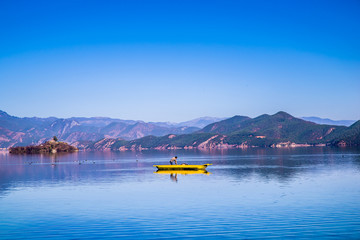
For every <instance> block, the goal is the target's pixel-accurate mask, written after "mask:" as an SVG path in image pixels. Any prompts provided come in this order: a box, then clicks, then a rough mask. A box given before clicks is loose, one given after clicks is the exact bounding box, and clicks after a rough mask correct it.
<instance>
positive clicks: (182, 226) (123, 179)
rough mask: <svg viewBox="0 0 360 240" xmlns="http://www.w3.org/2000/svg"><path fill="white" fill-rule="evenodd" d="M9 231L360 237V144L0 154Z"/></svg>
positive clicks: (1, 224)
mask: <svg viewBox="0 0 360 240" xmlns="http://www.w3.org/2000/svg"><path fill="white" fill-rule="evenodd" d="M174 155H177V156H178V157H179V162H186V163H194V164H196V163H212V164H213V165H212V166H209V167H208V171H209V172H210V174H209V175H205V174H190V175H182V174H177V175H176V174H157V173H154V171H155V168H154V167H153V166H152V165H153V164H165V163H168V161H169V159H170V158H171V157H172V156H174ZM0 238H1V239H41V238H43V239H49V238H52V239H107V238H123V239H195V238H196V239H198V238H202V239H219V238H221V239H266V238H269V239H272V238H277V239H279V238H281V239H294V238H297V239H360V151H359V150H356V149H355V150H354V149H332V148H298V149H282V150H276V149H267V150H266V149H250V150H228V151H203V152H201V151H176V152H170V151H143V152H79V153H74V154H63V155H20V156H14V155H9V154H7V153H0Z"/></svg>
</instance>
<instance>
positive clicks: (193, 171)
mask: <svg viewBox="0 0 360 240" xmlns="http://www.w3.org/2000/svg"><path fill="white" fill-rule="evenodd" d="M154 173H156V174H181V175H188V174H205V175H209V174H210V172H208V171H206V170H157V171H156V172H154Z"/></svg>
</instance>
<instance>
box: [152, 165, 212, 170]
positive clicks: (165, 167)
mask: <svg viewBox="0 0 360 240" xmlns="http://www.w3.org/2000/svg"><path fill="white" fill-rule="evenodd" d="M210 165H212V164H211V163H207V164H203V165H188V164H179V165H154V167H157V169H158V170H192V171H194V170H205V168H207V166H210Z"/></svg>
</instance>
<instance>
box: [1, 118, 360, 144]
mask: <svg viewBox="0 0 360 240" xmlns="http://www.w3.org/2000/svg"><path fill="white" fill-rule="evenodd" d="M359 129H360V123H359V121H357V122H356V123H354V124H352V125H351V126H350V127H346V126H338V125H328V124H316V123H314V122H310V121H305V120H303V119H300V118H296V117H293V116H291V115H290V114H288V113H286V112H278V113H276V114H273V115H268V114H263V115H260V116H258V117H256V118H250V117H247V116H234V117H231V118H228V119H221V118H210V117H204V118H198V119H194V120H191V121H187V122H182V123H169V122H151V123H146V122H143V121H134V120H122V119H113V118H103V117H93V118H82V117H73V118H68V119H59V118H55V117H49V118H36V117H33V118H18V117H14V116H10V115H8V114H7V113H6V112H3V111H0V148H9V147H12V146H25V145H30V144H40V143H43V142H45V141H46V140H49V139H50V138H52V137H53V136H57V137H58V139H59V140H60V141H64V142H67V143H71V144H73V145H75V146H77V147H79V148H82V149H97V150H106V149H112V150H127V149H173V148H185V149H189V148H190V149H191V148H240V147H269V146H272V147H276V146H301V145H304V146H305V145H306V146H307V145H324V144H328V145H329V144H331V145H349V146H352V145H358V144H359V143H360V139H359V132H360V130H359Z"/></svg>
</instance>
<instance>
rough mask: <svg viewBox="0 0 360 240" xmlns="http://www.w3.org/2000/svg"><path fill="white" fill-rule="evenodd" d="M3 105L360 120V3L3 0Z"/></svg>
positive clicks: (149, 114) (140, 114) (49, 112)
mask: <svg viewBox="0 0 360 240" xmlns="http://www.w3.org/2000/svg"><path fill="white" fill-rule="evenodd" d="M0 26H1V27H0V89H1V90H0V109H1V110H4V111H6V112H8V113H9V114H11V115H16V116H21V117H23V116H28V117H31V116H38V117H48V116H56V117H71V116H88V117H90V116H105V117H116V118H123V119H141V120H145V121H175V122H179V121H184V120H189V119H192V118H196V117H201V116H217V117H230V116H233V115H247V116H250V117H254V116H257V115H260V114H263V113H269V114H272V113H275V112H277V111H279V110H283V111H287V112H289V113H290V114H293V115H294V116H299V117H300V116H319V117H329V118H332V119H360V107H359V106H360V1H357V0H354V1H340V0H339V1H330V0H327V1H304V0H301V1H287V0H285V1H224V0H221V1H195V0H191V1H187V0H179V1H151V0H147V1H145V0H144V1H136V0H135V1H134V0H127V1H120V0H119V1H78V0H71V1H63V0H62V1H16V0H14V1H6V0H3V1H0Z"/></svg>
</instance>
